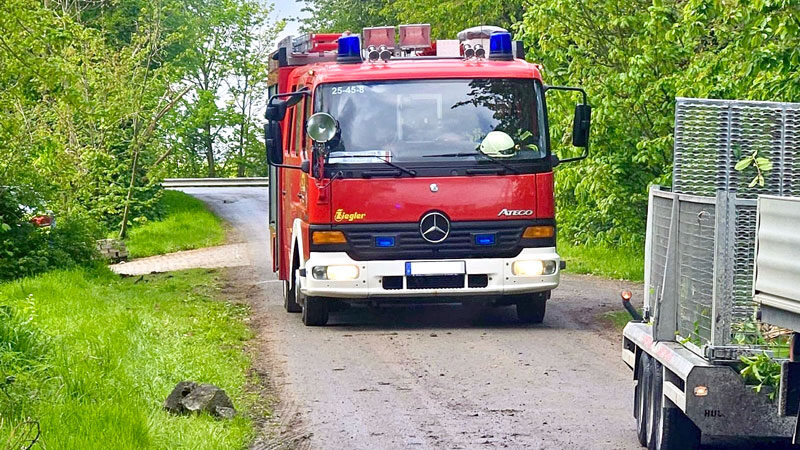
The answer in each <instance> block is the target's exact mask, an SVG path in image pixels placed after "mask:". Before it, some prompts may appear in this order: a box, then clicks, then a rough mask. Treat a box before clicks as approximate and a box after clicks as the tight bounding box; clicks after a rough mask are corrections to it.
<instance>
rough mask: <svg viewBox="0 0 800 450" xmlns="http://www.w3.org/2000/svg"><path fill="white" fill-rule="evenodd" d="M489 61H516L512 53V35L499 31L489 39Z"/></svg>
mask: <svg viewBox="0 0 800 450" xmlns="http://www.w3.org/2000/svg"><path fill="white" fill-rule="evenodd" d="M489 59H494V60H499V61H510V60H512V59H514V53H513V52H512V51H511V33H509V32H507V31H498V32H494V33H492V36H491V37H490V38H489Z"/></svg>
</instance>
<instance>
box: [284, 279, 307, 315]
mask: <svg viewBox="0 0 800 450" xmlns="http://www.w3.org/2000/svg"><path fill="white" fill-rule="evenodd" d="M292 278H294V272H293V273H292ZM289 286H290V284H289V282H288V281H284V282H283V308H284V309H286V312H290V313H299V312H300V311H302V310H303V308H301V307H300V305H299V304H297V280H293V282H292V283H291V286H292V287H291V288H290V287H289Z"/></svg>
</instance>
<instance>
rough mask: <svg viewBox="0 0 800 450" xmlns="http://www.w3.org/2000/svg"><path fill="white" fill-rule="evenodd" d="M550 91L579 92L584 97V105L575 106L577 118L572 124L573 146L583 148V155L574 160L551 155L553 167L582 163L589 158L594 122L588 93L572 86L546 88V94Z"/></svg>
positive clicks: (575, 117)
mask: <svg viewBox="0 0 800 450" xmlns="http://www.w3.org/2000/svg"><path fill="white" fill-rule="evenodd" d="M550 91H567V92H577V93H579V94H581V96H582V97H583V103H579V104H577V105H575V116H574V122H573V124H572V145H574V146H575V147H580V148H583V153H582V154H581V155H580V156H575V157H572V158H564V159H560V158H558V157H557V156H556V155H551V162H552V165H553V167H555V166H557V165H559V164H563V163H566V162H573V161H580V160H582V159H586V157H588V156H589V129H590V128H591V122H592V107H591V106H589V100H588V99H587V95H586V91H584V90H583V88H579V87H572V86H545V87H544V92H545V94H549V93H550Z"/></svg>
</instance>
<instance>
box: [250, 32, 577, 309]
mask: <svg viewBox="0 0 800 450" xmlns="http://www.w3.org/2000/svg"><path fill="white" fill-rule="evenodd" d="M398 31H399V32H398ZM458 37H459V39H458V40H455V39H454V40H439V41H436V42H432V41H431V39H430V27H429V26H428V25H403V26H400V27H399V29H397V28H395V27H376V28H366V29H364V30H363V32H362V34H361V35H355V34H350V33H345V34H343V35H342V34H311V35H307V36H304V37H300V38H291V37H290V38H287V39H284V40H283V41H281V43H280V44H279V47H278V50H277V51H276V52H275V53H274V54H273V55H272V61H273V62H272V64H273V65H274V66H275V67H274V69H275V71H276V72H277V83H275V84H274V85H273V86H271V87H270V89H271V91H270V94H271V97H270V99H269V102H268V104H267V108H266V118H267V119H268V120H267V125H266V126H265V138H266V144H267V158H268V161H269V163H270V188H269V195H270V198H269V225H270V232H271V239H272V241H271V246H272V262H273V270H274V271H275V272H277V273H278V275H279V278H280V279H281V280H283V281H284V289H283V295H284V304H285V307H286V310H287V311H289V312H302V318H303V322H304V323H305V324H306V325H324V324H326V323H327V321H328V316H329V311H331V310H332V309H333V308H332V306H333V305H337V306H338V305H341V302H369V303H371V304H376V303H383V302H389V301H402V302H442V301H444V302H462V303H466V302H473V301H474V302H483V303H492V304H494V305H515V306H516V310H517V315H518V317H519V319H520V320H521V321H523V322H541V321H542V320H543V318H544V313H545V307H546V302H547V300H548V299H549V297H550V291H551V290H552V289H553V288H555V287H556V286H558V283H559V271H560V270H561V269H562V268H563V264H562V262H561V259H560V258H559V256H558V254H557V253H556V229H555V225H556V224H555V214H554V213H555V208H554V201H553V168H554V167H555V166H556V165H558V164H560V163H564V162H567V161H574V160H578V159H582V158H585V157H586V156H587V155H588V137H589V124H590V116H591V108H590V106H589V105H588V102H587V100H586V93H585V92H584V91H583V90H582V89H580V88H571V87H555V86H546V85H544V84H543V83H542V78H541V74H540V69H539V66H537V65H535V64H530V63H527V62H526V61H525V60H524V59H523V56H524V48H523V46H522V43H521V42H514V41H512V40H511V35H510V34H509V33H508V32H506V31H505V30H502V29H498V28H496V27H488V26H485V27H476V28H473V29H468V30H464V31H463V32H461V33H459V36H458ZM552 90H566V91H577V92H578V93H579V95H581V98H582V102H581V103H579V104H578V105H577V106H576V108H575V116H574V125H573V131H572V144H573V145H574V146H576V147H581V148H582V154H581V155H580V156H577V157H574V158H569V159H561V160H559V158H558V157H556V156H555V155H554V154H553V153H552V152H551V149H550V137H549V128H548V117H547V106H546V96H545V94H546V93H548V92H550V91H552Z"/></svg>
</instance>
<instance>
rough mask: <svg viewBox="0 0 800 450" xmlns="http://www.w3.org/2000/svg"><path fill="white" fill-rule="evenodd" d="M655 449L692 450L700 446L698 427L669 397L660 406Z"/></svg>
mask: <svg viewBox="0 0 800 450" xmlns="http://www.w3.org/2000/svg"><path fill="white" fill-rule="evenodd" d="M658 423H659V425H658V429H657V430H656V434H655V436H653V439H654V440H655V442H654V444H653V448H654V449H655V450H694V449H699V448H700V429H699V428H697V425H695V424H694V422H692V420H691V419H689V418H688V417H686V414H684V413H683V411H681V410H680V408H678V407H677V406H675V404H674V403H672V402H671V401H670V400H669V399H665V400H664V405H662V406H661V411H660V416H659V421H658Z"/></svg>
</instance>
